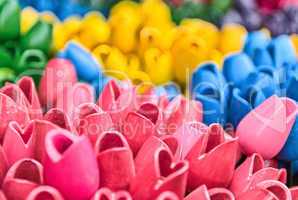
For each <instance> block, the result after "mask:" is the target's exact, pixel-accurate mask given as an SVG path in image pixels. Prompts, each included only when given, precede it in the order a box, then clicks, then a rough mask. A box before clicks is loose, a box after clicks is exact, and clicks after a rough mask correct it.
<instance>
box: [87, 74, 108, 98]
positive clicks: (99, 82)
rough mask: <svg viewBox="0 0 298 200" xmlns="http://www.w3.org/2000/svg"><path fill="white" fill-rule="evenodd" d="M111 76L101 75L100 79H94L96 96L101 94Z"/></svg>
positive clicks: (93, 84)
mask: <svg viewBox="0 0 298 200" xmlns="http://www.w3.org/2000/svg"><path fill="white" fill-rule="evenodd" d="M111 79H112V78H111V77H108V76H100V77H98V79H95V80H93V81H92V83H91V85H92V86H93V88H94V90H95V92H96V97H98V96H99V94H100V93H101V92H102V90H103V88H104V86H105V85H106V84H107V83H108V82H109V81H110V80H111Z"/></svg>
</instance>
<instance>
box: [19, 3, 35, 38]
mask: <svg viewBox="0 0 298 200" xmlns="http://www.w3.org/2000/svg"><path fill="white" fill-rule="evenodd" d="M38 18H39V15H38V13H37V11H36V10H35V9H34V8H32V7H27V8H24V9H23V10H22V13H21V33H22V34H23V33H26V32H27V31H28V30H29V29H30V28H31V27H32V26H33V25H34V24H35V22H37V20H38Z"/></svg>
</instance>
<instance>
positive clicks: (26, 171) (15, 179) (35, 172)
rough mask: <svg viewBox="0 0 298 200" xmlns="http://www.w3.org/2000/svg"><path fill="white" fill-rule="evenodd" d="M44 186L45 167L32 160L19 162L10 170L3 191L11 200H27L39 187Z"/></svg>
mask: <svg viewBox="0 0 298 200" xmlns="http://www.w3.org/2000/svg"><path fill="white" fill-rule="evenodd" d="M41 184H43V167H42V165H41V164H40V163H39V162H37V161H35V160H32V159H22V160H19V161H17V162H16V163H14V164H13V165H12V167H11V168H10V169H9V170H8V172H7V174H6V177H5V179H4V181H3V185H2V189H3V191H4V193H5V195H6V197H7V199H9V200H20V199H25V198H26V197H27V195H28V194H29V193H30V192H31V191H32V190H33V189H34V188H36V187H37V186H38V185H41Z"/></svg>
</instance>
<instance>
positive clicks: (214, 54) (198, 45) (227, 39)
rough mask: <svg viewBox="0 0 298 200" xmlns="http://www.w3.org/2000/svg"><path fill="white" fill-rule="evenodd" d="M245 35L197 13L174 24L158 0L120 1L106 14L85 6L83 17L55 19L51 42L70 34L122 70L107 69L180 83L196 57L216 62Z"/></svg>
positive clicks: (236, 27)
mask: <svg viewBox="0 0 298 200" xmlns="http://www.w3.org/2000/svg"><path fill="white" fill-rule="evenodd" d="M153 10H154V12H152V11H153ZM245 35H246V30H245V28H243V27H242V26H240V25H226V26H224V27H223V28H222V29H221V30H219V29H218V28H217V27H216V26H215V25H213V24H210V23H208V22H205V21H202V20H199V19H185V20H183V21H182V22H181V24H180V25H179V26H176V25H175V24H174V22H173V21H172V19H171V12H170V9H169V7H168V6H167V5H166V4H165V3H164V2H163V1H162V0H145V1H144V2H143V3H136V2H133V1H121V2H119V3H118V4H116V5H115V6H114V7H113V8H112V10H111V12H110V16H109V18H108V19H107V20H106V19H105V18H104V17H103V16H102V15H101V14H100V13H98V12H90V13H88V14H87V15H85V17H84V18H83V19H80V18H78V17H70V18H67V19H66V20H65V21H63V22H57V23H55V24H54V47H55V50H56V51H59V50H61V49H63V48H64V47H65V45H66V44H67V42H68V41H69V40H75V41H77V42H79V43H80V44H83V46H84V47H86V48H87V49H89V50H90V51H91V52H92V54H93V55H94V56H95V57H96V59H97V60H98V62H99V63H100V64H101V65H102V66H104V69H105V70H108V71H110V72H109V74H112V75H113V76H116V77H117V78H120V79H123V75H122V76H121V75H119V74H115V73H113V71H116V73H119V72H121V73H122V74H125V76H128V77H130V78H131V79H138V80H142V81H152V82H153V83H155V84H163V83H167V82H168V81H170V80H177V81H178V82H179V83H181V84H185V82H186V81H187V80H186V77H188V73H190V72H191V71H192V69H193V68H194V67H196V66H197V65H198V64H199V63H202V62H204V61H207V60H210V59H212V60H215V61H216V62H217V63H219V64H220V63H221V62H222V59H223V57H224V55H226V54H227V53H230V52H234V51H240V50H241V48H242V46H243V42H244V39H245ZM121 73H120V74H121Z"/></svg>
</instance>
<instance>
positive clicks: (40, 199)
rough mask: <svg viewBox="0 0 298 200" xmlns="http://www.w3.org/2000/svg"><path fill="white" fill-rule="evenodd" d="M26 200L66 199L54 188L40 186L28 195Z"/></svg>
mask: <svg viewBox="0 0 298 200" xmlns="http://www.w3.org/2000/svg"><path fill="white" fill-rule="evenodd" d="M25 200H64V198H63V197H62V195H61V194H60V192H59V191H58V190H56V189H55V188H53V187H50V186H38V187H36V188H35V189H33V190H32V191H31V192H30V193H29V194H28V196H27V198H26V199H25Z"/></svg>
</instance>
